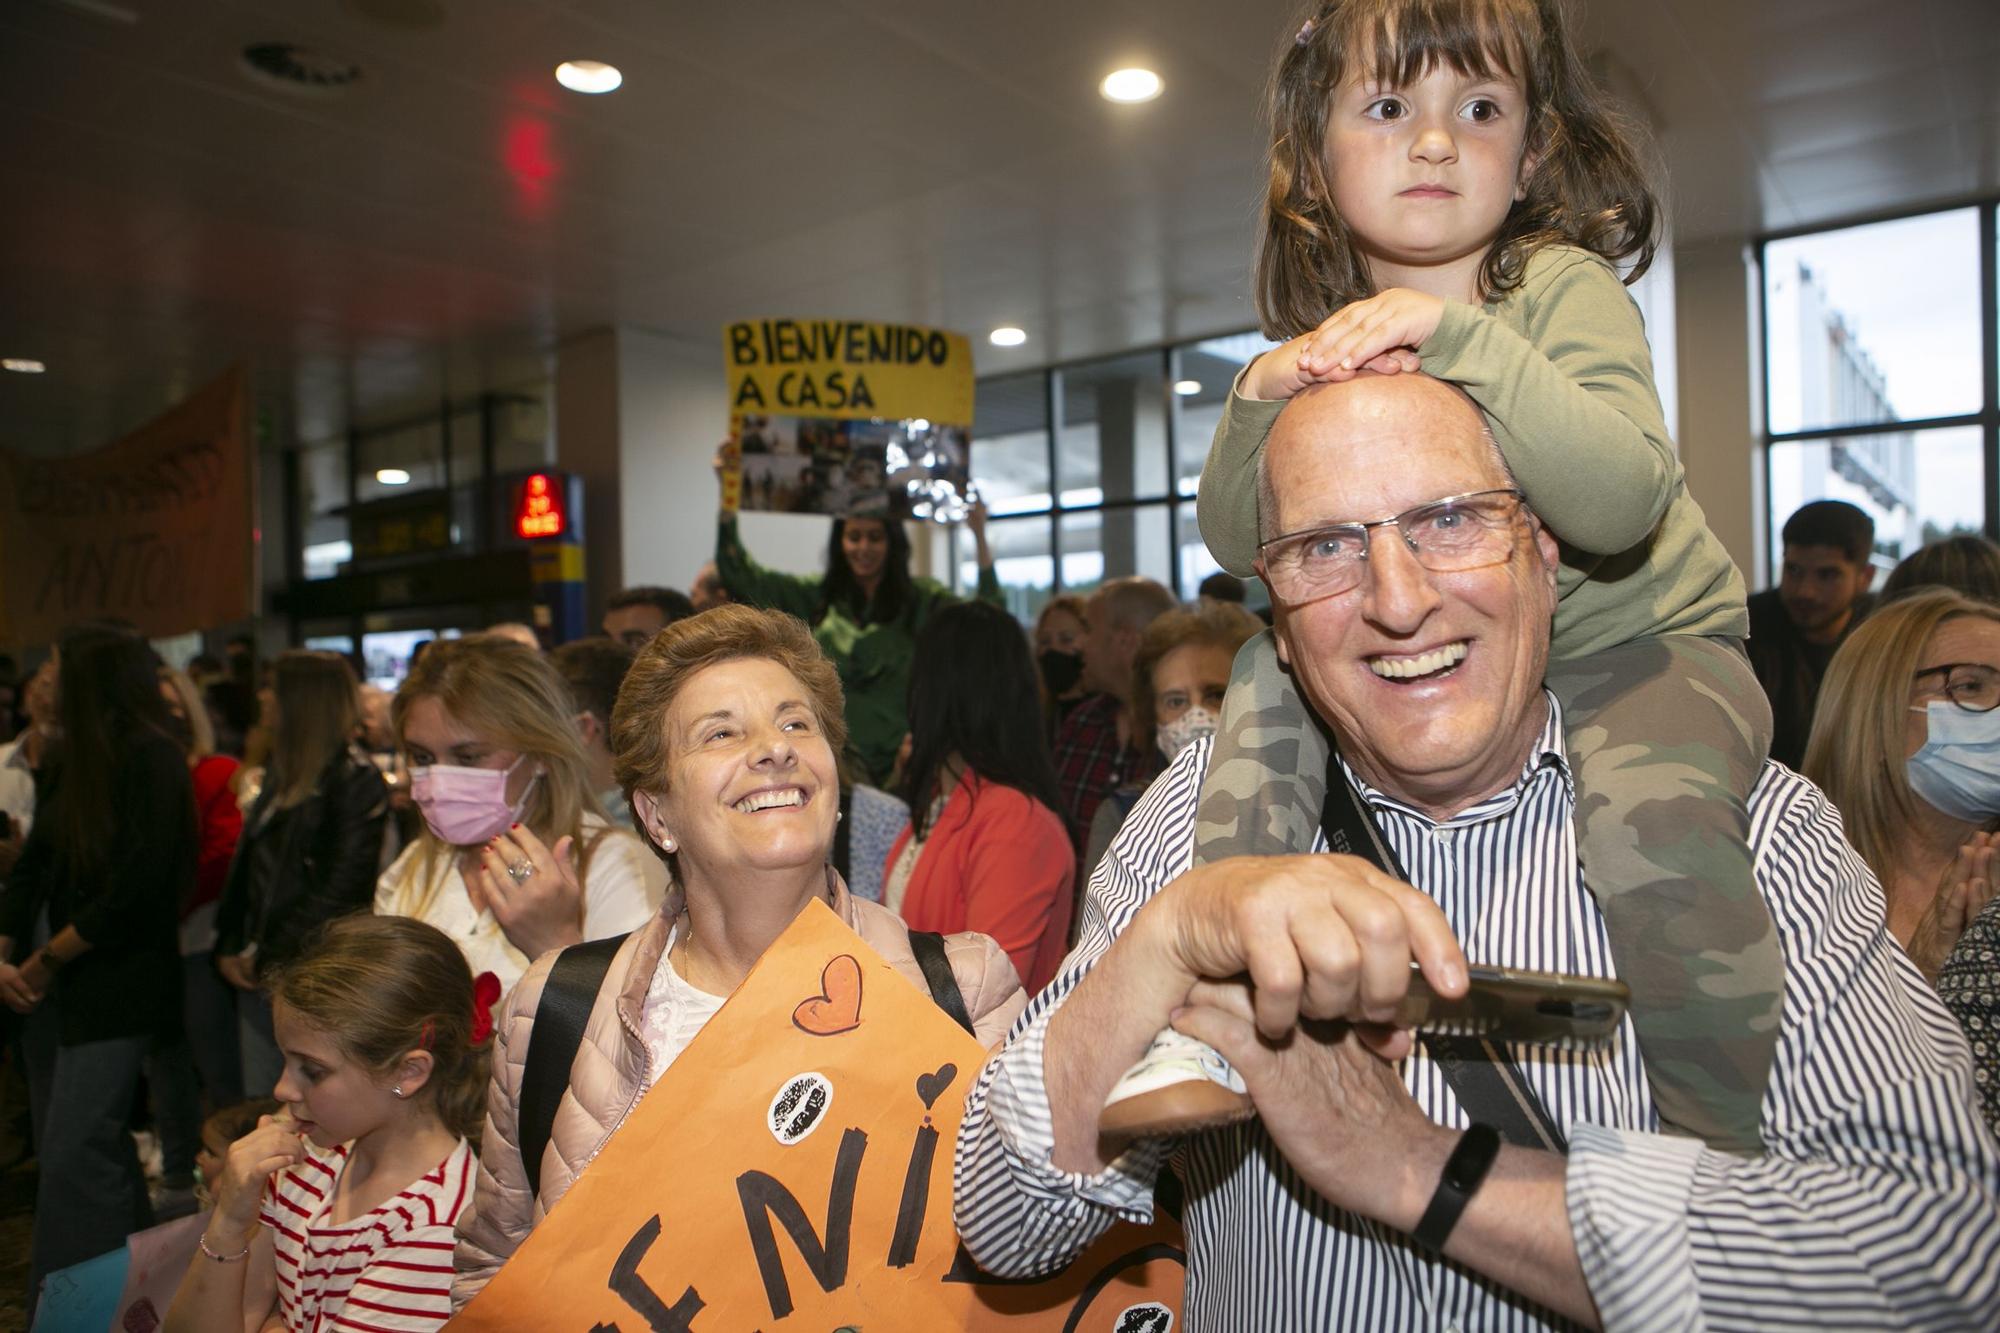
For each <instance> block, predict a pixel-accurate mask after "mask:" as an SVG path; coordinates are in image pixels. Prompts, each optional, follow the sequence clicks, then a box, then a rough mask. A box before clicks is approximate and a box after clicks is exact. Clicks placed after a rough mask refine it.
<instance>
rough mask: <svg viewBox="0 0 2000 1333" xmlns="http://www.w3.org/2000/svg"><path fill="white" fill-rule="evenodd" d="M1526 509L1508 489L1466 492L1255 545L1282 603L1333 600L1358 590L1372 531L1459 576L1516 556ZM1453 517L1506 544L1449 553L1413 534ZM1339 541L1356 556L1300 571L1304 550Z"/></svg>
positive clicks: (1429, 565) (1439, 570)
mask: <svg viewBox="0 0 2000 1333" xmlns="http://www.w3.org/2000/svg"><path fill="white" fill-rule="evenodd" d="M1526 509H1527V499H1526V497H1524V496H1523V495H1522V494H1521V492H1520V491H1519V490H1517V489H1515V488H1514V487H1511V486H1503V487H1498V488H1495V489H1491V490H1484V491H1467V492H1466V493H1464V494H1463V495H1447V496H1445V497H1444V498H1443V499H1439V500H1426V501H1424V503H1422V504H1420V505H1412V506H1410V507H1409V508H1408V509H1405V510H1404V511H1403V512H1402V513H1400V514H1396V515H1393V516H1391V517H1389V518H1377V519H1369V520H1366V521H1361V520H1356V521H1353V522H1347V523H1319V524H1315V525H1314V526H1312V527H1310V528H1300V529H1299V530H1298V531H1296V532H1287V533H1283V534H1280V535H1279V536H1276V537H1273V538H1271V539H1270V540H1269V541H1267V542H1261V543H1259V544H1258V547H1257V555H1258V557H1259V560H1260V561H1261V563H1262V564H1263V567H1264V575H1265V577H1266V579H1267V580H1268V581H1269V582H1270V584H1271V591H1272V592H1273V593H1275V594H1276V595H1277V596H1278V597H1279V598H1280V599H1281V600H1283V601H1285V602H1289V603H1292V604H1294V605H1297V604H1299V603H1303V602H1308V601H1314V600H1317V599H1319V598H1322V597H1336V596H1338V595H1340V594H1341V593H1344V592H1348V591H1351V590H1352V589H1354V588H1356V587H1359V586H1360V584H1361V579H1362V575H1363V572H1364V571H1365V570H1366V568H1367V565H1368V557H1369V554H1370V550H1371V543H1372V541H1373V534H1374V530H1375V529H1376V528H1394V529H1396V531H1397V532H1398V533H1399V534H1400V535H1401V536H1402V538H1403V545H1404V547H1405V548H1406V549H1407V550H1408V551H1409V552H1410V554H1411V555H1413V556H1415V557H1416V560H1417V563H1418V564H1420V565H1422V566H1423V567H1424V568H1425V569H1427V570H1430V571H1431V572H1432V573H1434V574H1455V573H1462V572H1464V571H1466V570H1471V569H1482V568H1484V567H1486V566H1488V565H1497V564H1501V563H1503V562H1504V561H1505V560H1506V559H1507V558H1508V557H1509V556H1511V555H1512V554H1513V553H1514V542H1513V540H1512V538H1513V533H1514V529H1515V526H1516V520H1517V519H1518V518H1519V517H1520V516H1521V514H1522V513H1524V512H1525V511H1526ZM1456 515H1463V516H1464V517H1466V518H1468V519H1470V520H1471V521H1472V522H1473V523H1474V524H1476V525H1477V533H1478V534H1479V535H1485V534H1491V535H1493V536H1498V535H1500V534H1501V533H1503V532H1504V533H1505V534H1506V536H1507V538H1508V540H1507V541H1506V542H1505V543H1504V545H1503V544H1501V543H1499V542H1493V541H1479V542H1475V543H1473V544H1471V545H1469V546H1466V547H1464V548H1460V549H1453V548H1445V547H1438V546H1427V545H1425V544H1424V542H1422V541H1421V540H1419V538H1418V537H1417V536H1414V535H1412V534H1413V533H1418V532H1421V530H1423V529H1424V528H1426V527H1428V526H1431V525H1434V524H1436V523H1437V522H1438V521H1439V520H1441V519H1444V518H1447V517H1451V516H1456ZM1342 537H1345V538H1348V539H1349V540H1351V541H1352V542H1353V543H1354V545H1355V552H1354V554H1353V555H1352V556H1351V557H1349V558H1346V559H1343V560H1340V561H1337V562H1335V563H1333V564H1332V565H1331V566H1330V567H1329V568H1327V569H1325V570H1323V571H1321V577H1318V578H1313V577H1311V576H1309V575H1308V574H1307V572H1306V570H1305V569H1304V568H1303V565H1304V552H1306V551H1307V550H1309V549H1310V548H1311V547H1312V546H1313V545H1314V543H1315V542H1317V541H1321V540H1327V539H1338V538H1342Z"/></svg>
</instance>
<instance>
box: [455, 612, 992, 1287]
mask: <svg viewBox="0 0 2000 1333" xmlns="http://www.w3.org/2000/svg"><path fill="white" fill-rule="evenodd" d="M842 704H843V700H842V698H841V691H840V678H839V675H838V674H837V672H836V670H835V668H834V665H833V663H832V662H831V661H829V660H828V658H827V655H826V653H825V652H824V651H823V650H822V649H821V648H820V646H819V644H818V643H816V642H815V641H814V638H813V634H812V631H811V630H809V629H807V628H806V625H805V623H804V622H803V621H801V620H798V619H796V618H794V617H792V616H788V615H784V614H782V613H779V612H775V611H762V610H756V609H754V608H751V607H748V606H741V605H724V606H719V607H715V608H713V609H711V610H708V611H705V612H703V613H702V614H701V615H698V616H694V617H691V618H689V619H687V620H682V621H678V622H676V623H675V624H672V625H669V626H668V627H667V628H666V629H664V630H662V631H660V633H659V634H657V635H655V636H654V638H653V640H652V642H650V643H648V644H647V645H646V646H645V648H643V649H641V650H640V652H639V656H638V659H637V660H636V661H635V662H634V663H633V664H632V670H631V671H630V672H629V673H628V674H627V675H626V677H625V684H624V686H623V687H622V688H621V689H620V690H619V691H618V703H617V706H616V707H615V708H614V709H613V710H612V716H611V737H612V748H613V751H614V753H615V754H616V756H617V773H618V781H619V784H620V785H621V786H622V787H623V788H624V789H625V791H626V793H627V794H628V796H629V798H630V800H631V802H632V808H633V811H634V813H635V814H636V815H637V816H638V823H639V827H640V828H641V829H643V830H644V831H645V834H646V837H647V838H648V839H649V840H650V841H651V843H652V845H653V847H654V848H655V849H656V850H657V851H658V852H659V854H660V855H661V856H663V857H665V858H667V859H668V860H669V861H671V862H672V863H673V869H674V875H673V879H674V886H675V887H674V889H673V891H672V893H671V894H669V896H668V898H667V901H666V904H665V905H664V907H662V909H661V910H660V912H659V913H658V914H657V915H656V916H654V917H653V918H652V919H651V920H650V921H648V922H647V923H646V924H645V926H644V927H643V928H642V929H640V930H638V931H637V932H635V933H634V934H633V935H632V937H631V938H630V939H627V940H626V941H624V943H622V944H621V945H619V947H618V949H617V952H616V953H615V954H614V955H613V956H612V958H611V959H610V961H609V964H608V967H607V969H606V970H605V971H603V973H602V978H603V979H602V981H601V982H598V983H597V985H596V987H595V996H594V998H593V997H592V994H591V993H590V992H588V991H584V992H583V993H581V994H579V993H577V992H576V991H575V990H571V991H569V992H567V993H565V992H564V990H563V989H562V986H563V982H562V981H561V979H560V978H561V975H562V974H558V980H557V981H556V982H555V983H551V980H550V977H551V973H552V971H553V969H554V967H555V964H556V958H554V957H546V958H543V959H542V960H541V961H539V962H538V963H536V964H535V966H534V967H533V969H532V970H530V971H529V972H528V974H527V976H526V977H525V978H523V979H522V981H521V983H520V985H518V986H516V987H515V988H514V993H513V994H512V995H511V996H509V997H508V1000H507V1004H506V1009H505V1011H504V1013H503V1014H502V1016H501V1018H500V1021H499V1024H498V1025H497V1029H496V1030H497V1033H498V1038H499V1043H500V1045H499V1049H498V1050H497V1051H496V1053H495V1058H494V1061H493V1083H492V1087H491V1089H490V1090H489V1092H488V1094H487V1118H486V1137H485V1141H484V1142H483V1144H482V1146H481V1152H480V1161H479V1207H478V1209H477V1210H476V1211H475V1213H474V1214H473V1215H472V1216H471V1217H470V1218H469V1219H468V1220H467V1222H466V1224H465V1226H464V1227H463V1228H461V1231H460V1235H459V1243H458V1259H457V1263H458V1281H457V1283H456V1285H455V1286H454V1288H453V1291H452V1298H453V1301H454V1303H455V1304H463V1303H464V1302H465V1301H467V1300H470V1299H471V1298H472V1297H473V1296H474V1295H475V1294H476V1293H477V1292H478V1291H479V1290H480V1289H481V1288H483V1287H484V1286H485V1285H486V1282H487V1281H488V1280H489V1279H490V1278H491V1277H492V1276H493V1274H494V1273H496V1272H498V1271H499V1269H500V1266H501V1265H502V1264H503V1263H505V1262H506V1260H507V1259H508V1257H509V1256H511V1255H512V1254H513V1253H514V1251H515V1250H516V1249H518V1248H519V1247H520V1244H521V1242H522V1241H524V1240H526V1239H527V1237H528V1234H529V1232H530V1231H532V1230H533V1229H534V1227H535V1226H536V1225H537V1224H538V1223H540V1221H541V1220H542V1218H543V1217H544V1216H545V1215H546V1214H547V1212H548V1210H549V1209H550V1208H552V1207H554V1206H555V1205H556V1204H557V1202H558V1201H560V1200H561V1198H562V1196H563V1193H564V1192H565V1191H566V1190H567V1189H568V1188H569V1186H570V1185H571V1183H572V1182H574V1181H575V1179H576V1177H577V1175H578V1173H579V1172H580V1171H581V1170H582V1169H583V1166H584V1164H585V1163H586V1162H588V1161H589V1160H590V1159H591V1158H592V1157H593V1156H595V1155H596V1153H597V1151H598V1150H599V1149H600V1148H601V1147H602V1146H603V1144H604V1142H605V1141H606V1139H607V1137H608V1135H609V1134H611V1133H615V1132H616V1131H617V1126H618V1125H619V1123H620V1122H621V1120H622V1118H623V1116H624V1114H625V1112H626V1110H627V1109H628V1108H629V1107H631V1106H632V1105H633V1104H634V1103H635V1102H636V1101H637V1100H638V1099H639V1097H640V1096H641V1095H642V1094H644V1093H646V1092H647V1090H648V1089H650V1088H652V1087H653V1085H654V1084H655V1083H656V1082H657V1081H658V1079H659V1078H660V1075H661V1074H662V1073H663V1072H664V1071H666V1070H667V1069H669V1068H670V1067H671V1065H672V1064H673V1062H674V1061H675V1060H676V1059H678V1058H679V1056H680V1054H681V1052H682V1051H684V1050H686V1049H687V1047H688V1045H689V1044H690V1043H691V1042H693V1041H694V1040H695V1038H696V1036H697V1035H698V1034H699V1033H700V1031H701V1029H702V1027H703V1026H704V1025H705V1024H706V1023H707V1022H708V1021H709V1019H710V1018H712V1017H713V1016H714V1015H715V1013H716V1012H717V1011H718V1010H720V1009H721V1008H722V1006H723V1003H724V1002H725V1001H726V1000H727V999H728V997H729V995H730V993H731V992H733V991H734V990H735V989H736V987H737V986H738V985H740V984H741V983H742V981H743V979H744V978H745V977H746V976H748V975H749V974H750V969H751V968H753V967H754V966H756V964H757V960H758V959H759V958H761V957H762V956H763V954H764V951H765V950H766V949H768V948H769V947H770V946H771V944H772V943H773V942H774V941H775V940H777V938H778V937H779V936H780V935H782V934H783V933H784V931H785V929H786V927H788V926H789V925H791V923H792V922H793V920H794V919H796V918H797V916H798V915H799V913H801V912H803V911H805V910H806V909H807V908H808V907H810V906H811V905H812V904H813V903H814V902H815V901H817V902H823V903H825V904H827V906H828V907H830V908H831V909H832V910H833V912H834V914H835V915H837V916H838V917H840V919H841V920H842V921H844V922H845V923H846V924H847V925H848V927H849V928H850V929H852V930H853V931H854V932H855V933H856V934H858V935H860V936H861V938H862V939H863V940H865V941H866V942H867V944H868V946H869V947H870V948H872V949H873V950H875V952H876V953H878V954H880V955H881V957H882V959H883V960H884V961H885V962H887V963H888V964H889V965H890V966H892V967H894V968H895V969H896V970H897V971H898V972H900V973H902V974H903V976H904V977H906V978H907V979H908V980H909V981H910V983H911V984H912V985H914V986H916V987H917V988H918V989H920V990H924V991H927V992H929V993H930V994H931V995H932V997H933V998H934V999H937V1000H938V1003H939V1004H940V1006H941V1007H944V1008H945V1009H946V1010H947V1011H948V1012H950V1011H951V1010H952V1005H953V1003H956V1005H957V1006H958V1007H957V1011H956V1013H954V1017H955V1018H957V1019H958V1021H959V1022H960V1023H962V1024H963V1025H964V1026H966V1027H968V1028H969V1029H970V1030H971V1031H972V1032H973V1033H974V1035H975V1036H977V1037H978V1038H979V1040H980V1041H982V1042H984V1043H986V1044H987V1045H989V1046H992V1045H995V1044H997V1043H998V1042H999V1041H1000V1040H1001V1039H1002V1038H1003V1037H1004V1036H1005V1035H1006V1032H1007V1025H1008V1024H1009V1023H1010V1022H1012V1021H1013V1019H1014V1018H1015V1017H1016V1016H1017V1015H1019V1014H1020V1012H1021V1010H1022V1008H1023V1007H1024V1006H1025V1005H1026V1003H1027V997H1026V996H1025V995H1024V994H1023V993H1022V991H1021V983H1020V980H1019V979H1018V978H1017V977H1016V976H1015V974H1014V969H1013V967H1012V965H1011V964H1009V963H1008V961H1007V955H1006V953H1005V952H1004V951H1002V950H1001V948H1000V946H999V945H998V944H996V943H995V942H994V941H992V940H990V939H988V938H987V937H985V936H983V935H974V934H961V935H952V936H949V937H947V938H944V939H942V940H940V939H939V938H938V937H937V936H934V935H932V936H921V937H919V936H912V935H911V934H910V932H909V931H908V930H907V929H906V928H905V927H904V925H903V923H902V922H901V921H900V920H898V919H897V917H896V915H895V914H894V913H893V912H891V911H889V910H888V909H887V908H885V907H882V906H880V905H878V904H876V903H871V902H866V901H864V900H862V899H858V898H856V897H855V896H854V895H853V894H851V893H849V892H848V891H847V885H846V883H845V882H844V881H842V879H841V878H840V876H839V875H838V874H837V873H835V872H834V871H833V870H832V869H831V867H829V866H828V864H827V853H828V851H829V849H830V848H831V847H832V845H833V834H834V824H835V816H836V814H837V812H838V808H839V781H840V780H839V775H838V772H837V771H836V769H835V764H834V756H835V755H837V754H839V753H840V750H841V746H842V743H843V742H844V741H845V740H846V739H847V736H846V723H845V721H844V717H845V713H844V710H843V707H842ZM919 949H923V950H925V951H926V953H927V955H928V956H929V958H930V959H931V962H932V964H933V967H934V968H935V969H936V970H937V971H938V972H940V973H942V974H943V975H948V976H949V978H950V985H949V987H948V988H946V987H945V986H944V984H943V982H942V980H940V982H939V984H938V986H937V987H935V988H934V987H933V984H932V982H931V981H930V980H929V979H928V977H927V974H926V971H925V969H924V967H923V966H921V965H920V964H919V963H918V961H917V951H918V950H919ZM551 984H554V985H555V986H556V990H555V991H554V992H553V995H561V996H562V998H563V999H564V1001H565V1002H566V1003H567V1004H570V1005H582V1006H584V1007H585V1008H586V1009H587V1012H588V1015H589V1016H588V1019H587V1020H586V1022H585V1023H584V1026H583V1029H582V1036H581V1043H580V1046H579V1047H578V1048H576V1050H574V1051H565V1052H562V1053H561V1058H559V1059H558V1060H557V1061H556V1062H555V1063H554V1065H553V1068H555V1069H559V1070H575V1071H577V1075H578V1076H577V1077H575V1078H574V1079H573V1080H571V1081H569V1082H568V1086H567V1088H566V1089H565V1090H564V1091H563V1092H562V1094H561V1096H560V1099H559V1100H558V1101H556V1102H554V1103H553V1104H552V1105H551V1106H550V1107H549V1109H550V1110H552V1113H553V1118H552V1119H548V1120H538V1119H537V1118H536V1117H534V1116H533V1115H530V1114H527V1113H526V1112H525V1111H524V1108H523V1107H522V1104H521V1092H522V1086H523V1080H524V1077H525V1068H524V1066H525V1064H526V1062H527V1060H528V1058H529V1057H528V1052H529V1050H530V1046H531V1043H532V1041H533V1040H534V1039H535V1027H536V1019H537V1013H538V1010H539V1009H540V1008H541V1005H542V997H543V993H544V991H545V989H547V988H549V987H550V986H551ZM947 991H948V993H947ZM572 1031H574V1029H572ZM583 1047H587V1048H588V1050H584V1049H582V1048H583ZM535 1058H536V1059H537V1060H540V1059H541V1058H542V1052H541V1051H536V1052H535ZM655 1095H660V1094H658V1093H656V1094H655ZM769 1150H770V1151H774V1152H786V1151H790V1150H789V1149H785V1148H780V1147H778V1146H777V1144H776V1142H775V1141H770V1143H769ZM745 1165H746V1166H747V1165H750V1163H745Z"/></svg>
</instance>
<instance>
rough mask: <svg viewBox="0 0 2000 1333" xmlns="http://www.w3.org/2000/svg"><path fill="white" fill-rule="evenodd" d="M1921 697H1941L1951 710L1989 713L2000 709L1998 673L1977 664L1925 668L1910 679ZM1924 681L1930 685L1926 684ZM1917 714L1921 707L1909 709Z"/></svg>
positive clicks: (1964, 663) (1950, 663)
mask: <svg viewBox="0 0 2000 1333" xmlns="http://www.w3.org/2000/svg"><path fill="white" fill-rule="evenodd" d="M1913 679H1914V680H1915V681H1916V684H1917V690H1918V692H1919V693H1921V694H1939V695H1943V696H1944V698H1945V699H1946V701H1947V702H1949V703H1950V704H1952V706H1953V707H1956V708H1963V709H1964V710H1965V711H1966V712H1968V713H1990V712H1992V711H1993V710H1994V709H1995V708H2000V671H1996V670H1994V669H1993V668H1992V667H1990V666H1986V665H1983V664H1982V663H1979V662H1948V663H1946V664H1945V665H1943V666H1934V667H1925V668H1924V669H1923V670H1922V671H1919V672H1917V674H1916V675H1915V676H1914V677H1913ZM1926 680H1929V681H1930V683H1928V684H1926V683H1925V682H1926ZM1911 711H1912V712H1918V713H1921V712H1923V711H1924V710H1923V709H1921V708H1914V707H1913V708H1912V709H1911Z"/></svg>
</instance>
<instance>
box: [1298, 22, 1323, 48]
mask: <svg viewBox="0 0 2000 1333" xmlns="http://www.w3.org/2000/svg"><path fill="white" fill-rule="evenodd" d="M1318 26H1319V20H1318V19H1307V20H1306V21H1305V22H1304V23H1302V24H1300V25H1299V35H1298V36H1296V37H1294V38H1292V45H1294V46H1304V45H1305V44H1306V43H1307V42H1309V41H1311V40H1312V35H1313V29H1314V28H1317V27H1318Z"/></svg>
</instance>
